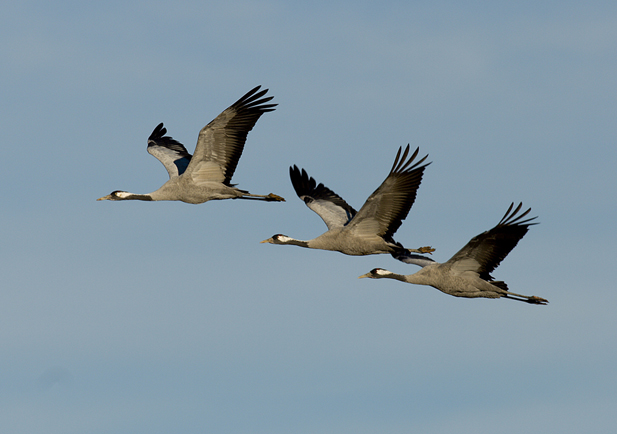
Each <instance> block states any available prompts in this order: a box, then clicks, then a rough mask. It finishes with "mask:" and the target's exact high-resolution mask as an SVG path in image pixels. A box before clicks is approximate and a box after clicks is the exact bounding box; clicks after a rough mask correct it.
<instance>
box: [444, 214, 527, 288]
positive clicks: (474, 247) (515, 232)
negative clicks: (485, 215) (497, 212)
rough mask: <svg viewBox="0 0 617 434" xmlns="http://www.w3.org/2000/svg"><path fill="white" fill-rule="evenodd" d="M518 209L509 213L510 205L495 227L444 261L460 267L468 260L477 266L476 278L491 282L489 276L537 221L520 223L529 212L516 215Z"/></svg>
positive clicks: (473, 239)
mask: <svg viewBox="0 0 617 434" xmlns="http://www.w3.org/2000/svg"><path fill="white" fill-rule="evenodd" d="M522 206H523V204H522V203H520V204H519V205H518V206H517V207H516V209H514V210H513V207H514V203H512V204H510V207H509V208H508V210H507V211H506V213H505V214H504V216H503V218H502V219H501V220H500V221H499V223H498V224H497V225H496V226H495V227H493V228H492V229H490V230H488V231H486V232H483V233H481V234H479V235H477V236H475V237H473V238H472V239H471V240H469V242H468V243H467V244H466V245H465V246H464V247H463V248H462V249H461V250H459V251H458V252H457V253H456V254H455V255H454V256H452V258H450V259H449V260H448V263H450V264H452V266H456V264H457V263H461V261H464V260H465V259H472V260H474V261H475V262H476V263H477V270H475V271H476V272H477V273H478V274H479V275H480V278H482V279H484V280H486V281H489V282H492V281H493V277H492V276H491V273H492V272H493V271H494V270H495V268H497V267H498V266H499V264H500V263H501V261H502V260H503V259H504V258H505V257H506V256H508V254H509V253H510V252H511V251H512V249H514V247H516V245H517V244H518V242H519V241H520V240H521V239H522V238H523V237H524V236H525V234H526V233H527V231H528V230H529V226H532V225H535V224H537V223H536V222H533V220H535V219H536V218H537V217H531V218H527V219H524V220H523V218H524V217H525V216H527V214H529V212H530V211H531V208H529V209H528V210H526V211H524V212H523V213H521V214H518V212H519V211H520V209H521V207H522ZM503 285H505V283H503ZM497 286H499V285H497Z"/></svg>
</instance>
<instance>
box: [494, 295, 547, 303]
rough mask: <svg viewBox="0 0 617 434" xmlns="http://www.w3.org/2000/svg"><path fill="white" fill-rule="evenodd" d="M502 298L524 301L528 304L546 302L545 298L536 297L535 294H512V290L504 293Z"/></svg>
mask: <svg viewBox="0 0 617 434" xmlns="http://www.w3.org/2000/svg"><path fill="white" fill-rule="evenodd" d="M519 297H520V298H519ZM504 298H509V299H510V300H518V301H524V302H525V303H529V304H543V305H545V304H548V300H547V299H545V298H542V297H537V296H535V295H532V296H527V295H520V294H514V293H512V292H508V293H507V294H506V295H504Z"/></svg>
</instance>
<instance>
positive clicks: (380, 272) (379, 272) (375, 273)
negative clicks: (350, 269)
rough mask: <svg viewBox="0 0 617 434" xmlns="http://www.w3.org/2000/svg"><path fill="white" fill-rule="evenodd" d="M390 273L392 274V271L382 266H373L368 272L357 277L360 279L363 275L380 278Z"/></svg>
mask: <svg viewBox="0 0 617 434" xmlns="http://www.w3.org/2000/svg"><path fill="white" fill-rule="evenodd" d="M391 274H393V273H392V271H388V270H384V269H383V268H373V269H372V270H371V271H369V272H368V273H366V274H363V275H362V276H358V279H362V278H364V277H368V278H370V279H381V278H382V277H388V276H390V275H391Z"/></svg>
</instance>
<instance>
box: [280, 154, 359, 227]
mask: <svg viewBox="0 0 617 434" xmlns="http://www.w3.org/2000/svg"><path fill="white" fill-rule="evenodd" d="M289 178H290V179H291V184H292V186H293V188H294V190H295V191H296V194H297V195H298V197H299V198H300V199H301V200H303V201H304V203H305V204H306V206H307V207H309V209H311V210H312V211H313V212H315V213H316V214H317V215H318V216H319V217H321V219H322V220H323V221H324V223H325V224H326V226H328V229H332V228H335V227H341V226H344V225H346V224H347V223H348V222H349V221H350V220H351V219H352V218H353V217H354V216H355V215H356V210H355V209H354V208H353V207H352V206H350V205H349V204H348V203H347V202H345V200H344V199H343V198H342V197H340V196H339V195H338V194H336V193H335V192H333V191H332V190H330V189H329V188H328V187H326V186H325V185H323V184H322V183H319V184H317V181H315V179H314V178H313V177H309V175H308V173H306V170H304V169H302V170H300V169H299V168H298V166H296V165H294V166H290V167H289Z"/></svg>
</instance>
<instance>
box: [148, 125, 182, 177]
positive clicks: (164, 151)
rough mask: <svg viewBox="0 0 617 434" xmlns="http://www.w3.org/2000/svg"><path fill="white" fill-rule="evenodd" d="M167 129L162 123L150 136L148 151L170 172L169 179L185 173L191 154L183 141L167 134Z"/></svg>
mask: <svg viewBox="0 0 617 434" xmlns="http://www.w3.org/2000/svg"><path fill="white" fill-rule="evenodd" d="M165 134H167V129H166V128H165V127H163V124H162V123H160V124H158V125H157V126H156V128H155V129H154V131H152V134H150V137H148V153H149V154H150V155H153V156H155V157H156V158H157V159H158V160H159V161H160V162H161V163H163V166H165V169H167V173H169V179H171V178H174V177H176V176H180V175H182V174H183V173H184V171H185V170H186V168H187V166H188V165H189V162H190V161H191V154H189V153H188V152H187V150H186V148H185V147H184V146H183V145H182V143H180V142H178V141H176V140H174V139H172V138H171V137H169V136H166V135H165Z"/></svg>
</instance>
